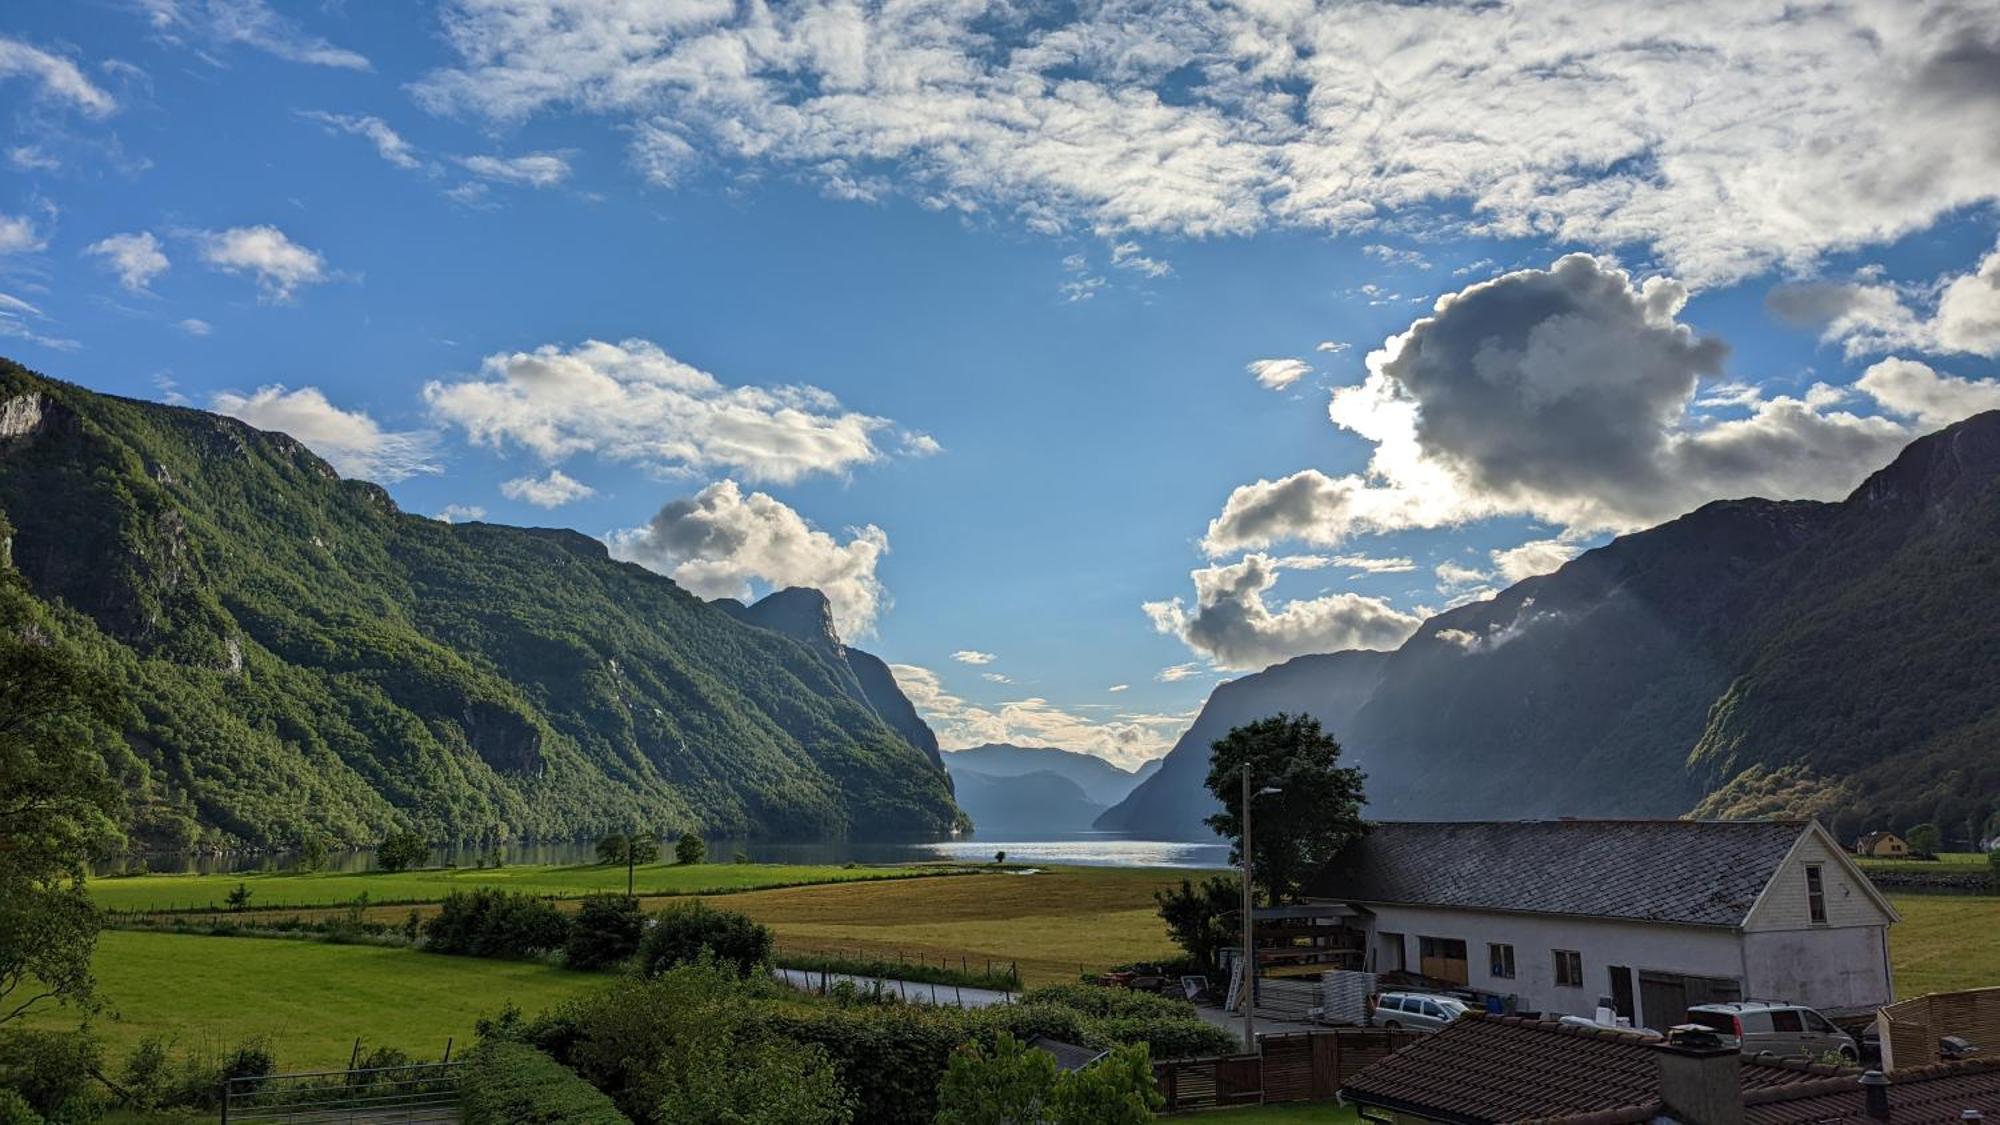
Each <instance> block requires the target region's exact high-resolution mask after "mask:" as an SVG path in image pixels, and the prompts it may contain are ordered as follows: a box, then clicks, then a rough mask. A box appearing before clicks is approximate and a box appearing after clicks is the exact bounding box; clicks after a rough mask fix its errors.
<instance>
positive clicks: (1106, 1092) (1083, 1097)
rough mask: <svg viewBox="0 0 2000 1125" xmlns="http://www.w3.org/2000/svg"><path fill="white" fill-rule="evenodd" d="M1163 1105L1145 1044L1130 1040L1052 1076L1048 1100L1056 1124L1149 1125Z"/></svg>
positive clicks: (1164, 1103) (1163, 1100) (1163, 1096)
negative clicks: (1075, 1068) (1053, 1084)
mask: <svg viewBox="0 0 2000 1125" xmlns="http://www.w3.org/2000/svg"><path fill="white" fill-rule="evenodd" d="M1166 1104H1167V1099H1166V1096H1165V1095H1163V1094H1161V1093H1160V1086H1159V1081H1158V1080H1157V1079H1156V1078H1154V1077H1153V1060H1152V1059H1151V1057H1149V1054H1148V1052H1147V1050H1146V1044H1144V1043H1133V1044H1131V1045H1129V1046H1125V1047H1118V1048H1114V1049H1113V1050H1112V1052H1111V1053H1110V1054H1108V1055H1106V1056H1104V1057H1103V1058H1101V1059H1099V1060H1097V1061H1096V1062H1095V1063H1092V1064H1091V1065H1089V1066H1087V1067H1085V1068H1084V1069H1082V1070H1079V1071H1074V1072H1072V1073H1069V1074H1064V1075H1062V1076H1060V1077H1058V1078H1057V1079H1056V1088H1055V1094H1054V1096H1053V1097H1051V1098H1050V1099H1049V1108H1050V1109H1052V1110H1053V1111H1054V1112H1053V1113H1052V1114H1051V1115H1050V1116H1051V1119H1052V1120H1054V1121H1055V1122H1057V1123H1058V1125H1151V1122H1152V1121H1153V1119H1154V1116H1155V1115H1156V1114H1157V1113H1158V1112H1159V1110H1160V1108H1161V1107H1163V1106H1165V1105H1166Z"/></svg>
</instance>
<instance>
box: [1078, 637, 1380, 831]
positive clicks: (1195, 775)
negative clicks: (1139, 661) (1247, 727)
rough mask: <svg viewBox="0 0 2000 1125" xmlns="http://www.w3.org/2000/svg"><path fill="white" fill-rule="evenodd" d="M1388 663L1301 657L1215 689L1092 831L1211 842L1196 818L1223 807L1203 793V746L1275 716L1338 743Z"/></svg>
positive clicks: (1374, 657)
mask: <svg viewBox="0 0 2000 1125" xmlns="http://www.w3.org/2000/svg"><path fill="white" fill-rule="evenodd" d="M1388 662H1389V654H1388V653H1386V652H1336V653H1329V654H1325V655H1315V656H1299V657H1294V658H1293V659H1291V660H1288V661H1286V662H1285V663H1283V664H1277V665H1273V666H1272V667H1270V668H1266V669H1265V670H1263V671H1262V672H1257V673H1254V674H1252V675H1248V676H1244V677H1242V678H1240V679H1235V680H1230V681H1228V682H1227V683H1223V684H1219V685H1217V686H1216V689H1215V690H1214V691H1213V692H1211V693H1209V696H1208V702H1206V703H1204V704H1202V708H1201V713H1200V714H1199V715H1197V716H1195V720H1194V723H1193V724H1192V725H1190V726H1189V727H1188V729H1187V730H1186V731H1185V732H1184V733H1182V735H1181V736H1180V738H1179V739H1178V740H1177V741H1176V742H1175V743H1174V746H1173V749H1171V750H1169V751H1167V755H1166V757H1164V758H1161V759H1160V760H1159V765H1158V766H1157V767H1155V772H1154V773H1152V774H1151V775H1150V776H1148V777H1147V778H1146V779H1145V780H1144V781H1141V782H1140V783H1139V785H1138V786H1137V787H1135V788H1134V789H1133V790H1132V792H1131V794H1130V795H1129V796H1127V797H1126V798H1125V799H1124V800H1123V801H1121V802H1119V803H1118V804H1116V805H1114V806H1112V807H1111V808H1110V809H1108V810H1106V811H1105V813H1104V815H1103V816H1100V817H1098V818H1097V825H1096V827H1098V828H1100V829H1103V830H1105V831H1108V832H1125V833H1129V834H1131V835H1134V836H1141V837H1148V838H1154V839H1163V840H1203V839H1208V838H1210V837H1212V836H1213V835H1214V833H1212V832H1210V831H1209V829H1208V826H1207V825H1205V824H1203V823H1202V818H1204V817H1206V816H1208V815H1210V814H1211V813H1214V812H1216V811H1218V810H1219V809H1220V807H1221V806H1219V805H1218V804H1216V802H1215V799H1214V798H1213V797H1211V796H1210V795H1209V792H1208V789H1207V787H1206V781H1207V778H1208V755H1209V747H1210V746H1211V745H1212V744H1213V743H1214V742H1215V741H1216V740H1217V739H1219V738H1221V737H1222V736H1223V735H1226V734H1228V733H1229V731H1230V729H1231V728H1233V727H1238V726H1241V725H1243V724H1244V723H1247V722H1251V721H1252V720H1255V719H1261V718H1264V717H1265V716H1267V715H1275V714H1277V713H1278V712H1280V711H1284V712H1289V713H1292V714H1299V713H1304V714H1308V715H1311V716H1313V717H1314V718H1316V719H1318V720H1319V721H1320V725H1321V726H1323V727H1325V728H1326V729H1327V730H1329V731H1332V732H1334V733H1335V736H1336V737H1339V732H1341V731H1342V730H1344V729H1345V728H1346V726H1347V724H1348V722H1349V720H1351V719H1352V718H1353V715H1354V713H1355V711H1356V710H1358V709H1359V708H1360V707H1361V705H1362V704H1364V703H1366V702H1367V700H1368V697H1369V695H1370V694H1371V693H1372V692H1373V691H1374V690H1375V685H1376V684H1377V682H1378V681H1379V680H1380V679H1381V676H1382V669H1383V667H1384V666H1385V665H1387V664H1388Z"/></svg>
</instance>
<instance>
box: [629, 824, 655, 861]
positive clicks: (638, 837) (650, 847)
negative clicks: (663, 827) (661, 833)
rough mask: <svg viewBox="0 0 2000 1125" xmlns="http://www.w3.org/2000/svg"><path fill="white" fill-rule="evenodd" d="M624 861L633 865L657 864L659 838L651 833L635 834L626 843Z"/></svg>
mask: <svg viewBox="0 0 2000 1125" xmlns="http://www.w3.org/2000/svg"><path fill="white" fill-rule="evenodd" d="M625 846H626V849H627V850H628V852H629V853H630V854H628V855H627V856H626V857H625V859H626V861H627V862H629V863H633V864H641V865H643V864H648V863H658V862H659V861H660V838H659V837H658V836H655V835H654V834H652V833H651V832H636V833H634V834H633V835H632V837H631V841H630V842H629V843H627V844H626V845H625Z"/></svg>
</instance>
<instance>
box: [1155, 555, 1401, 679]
mask: <svg viewBox="0 0 2000 1125" xmlns="http://www.w3.org/2000/svg"><path fill="white" fill-rule="evenodd" d="M1279 570H1280V568H1279V566H1278V560H1275V559H1273V558H1271V557H1270V556H1268V555H1262V554H1251V555H1247V556H1245V557H1244V558H1243V559H1241V560H1240V561H1238V562H1234V563H1229V564H1226V565H1221V566H1209V567H1203V568H1200V569H1198V570H1195V571H1193V572H1191V573H1190V574H1189V577H1190V578H1193V579H1194V587H1195V604H1194V607H1193V608H1192V609H1190V608H1188V607H1187V606H1186V605H1184V604H1183V603H1182V601H1181V599H1179V598H1174V599H1172V600H1170V601H1164V602H1147V603H1146V604H1145V605H1144V606H1143V607H1142V608H1144V610H1145V611H1146V616H1148V617H1150V618H1151V619H1152V621H1153V628H1154V629H1156V630H1158V631H1159V632H1162V633H1167V634H1171V635H1173V636H1176V637H1179V638H1180V639H1181V641H1182V642H1183V643H1185V644H1186V645H1187V646H1188V647H1189V648H1190V649H1193V650H1194V651H1195V653H1197V654H1198V655H1200V656H1203V657H1206V658H1207V659H1208V660H1209V661H1211V662H1212V663H1214V664H1215V665H1216V666H1217V667H1219V668H1240V669H1256V668H1263V667H1266V666H1268V665H1271V664H1276V663H1279V662H1280V661H1284V660H1289V659H1291V658H1292V657H1294V656H1300V655H1303V654H1305V653H1310V652H1338V651H1340V650H1342V649H1352V648H1366V649H1388V648H1395V647H1396V646H1397V645H1400V644H1402V643H1403V641H1404V640H1406V639H1407V638H1408V637H1409V635H1410V634H1411V633H1413V632H1415V631H1416V628H1417V626H1418V625H1419V624H1420V623H1421V622H1422V619H1421V618H1419V617H1416V616H1415V615H1413V614H1408V613H1404V612H1402V611H1401V610H1398V609H1396V608H1395V607H1393V606H1391V605H1390V604H1389V603H1388V602H1386V601H1383V600H1382V599H1380V598H1370V597H1365V596H1363V595H1360V594H1353V593H1339V594H1322V595H1320V596H1319V597H1316V598H1302V599H1298V600H1295V601H1288V602H1279V603H1277V605H1276V606H1275V607H1274V606H1272V605H1271V604H1270V603H1267V602H1266V601H1265V597H1264V596H1265V594H1267V593H1268V592H1270V590H1271V588H1272V587H1273V586H1275V585H1277V582H1278V576H1279Z"/></svg>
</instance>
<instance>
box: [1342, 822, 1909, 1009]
mask: <svg viewBox="0 0 2000 1125" xmlns="http://www.w3.org/2000/svg"><path fill="white" fill-rule="evenodd" d="M1306 896H1307V898H1308V899H1309V900H1310V901H1312V902H1315V903H1325V904H1342V905H1347V906H1351V907H1353V908H1355V911H1356V914H1357V916H1358V917H1357V918H1356V920H1353V921H1350V922H1349V923H1348V925H1349V926H1351V927H1359V928H1362V929H1364V930H1365V933H1366V945H1365V949H1366V950H1367V953H1366V960H1367V964H1366V966H1365V967H1366V968H1368V969H1369V970H1371V971H1374V972H1377V973H1386V972H1393V971H1399V970H1400V971H1407V972H1415V973H1422V974H1423V975H1425V976H1427V977H1431V978H1435V979H1438V980H1444V981H1451V982H1455V983H1457V984H1461V985H1465V986H1467V987H1470V988H1474V989H1478V990H1481V991H1484V992H1489V993H1497V994H1500V995H1503V996H1506V995H1511V996H1514V997H1515V998H1516V1006H1517V1008H1518V1009H1519V1010H1521V1011H1524V1012H1525V1011H1533V1012H1542V1013H1546V1014H1548V1015H1551V1016H1553V1015H1583V1016H1588V1015H1591V1014H1592V1013H1593V1012H1594V1011H1595V1010H1596V1008H1597V1006H1598V1001H1599V998H1601V997H1602V998H1608V999H1609V1000H1610V1003H1611V1005H1612V1006H1613V1007H1615V1008H1616V1009H1617V1010H1618V1013H1619V1014H1620V1015H1623V1016H1628V1017H1630V1018H1631V1020H1632V1022H1633V1023H1634V1024H1636V1025H1640V1026H1645V1027H1652V1028H1655V1029H1665V1028H1667V1027H1670V1026H1672V1025H1674V1024H1677V1023H1681V1022H1683V1021H1684V1019H1685V1013H1686V1010H1687V1008H1688V1006H1689V1005H1692V1004H1704V1003H1713V1002H1718V1001H1726V1000H1741V999H1747V1000H1782V1001H1788V1002H1791V1003H1797V1004H1804V1005H1807V1006H1809V1007H1813V1008H1817V1009H1819V1010H1820V1011H1822V1012H1826V1013H1857V1012H1861V1011H1869V1010H1873V1009H1875V1008H1877V1007H1880V1006H1881V1005H1884V1004H1887V1003H1889V1002H1891V1001H1892V1000H1893V999H1894V996H1893V992H1892V981H1891V978H1890V972H1889V927H1890V926H1891V925H1893V924H1894V923H1896V922H1898V921H1900V920H1901V919H1900V918H1899V917H1898V915H1897V914H1896V910H1895V908H1894V907H1892V906H1890V905H1889V902H1888V900H1887V899H1885V898H1883V897H1882V895H1881V893H1880V892H1879V891H1877V890H1876V889H1875V887H1874V885H1873V884H1871V883H1870V882H1869V881H1868V879H1867V877H1866V876H1865V875H1863V874H1862V873H1861V870H1860V868H1858V867H1856V866H1855V865H1854V862H1853V860H1852V859H1850V858H1849V857H1848V855H1847V853H1846V851H1845V850H1844V849H1843V848H1842V847H1841V846H1840V844H1839V843H1838V842H1836V841H1835V840H1834V839H1833V838H1832V837H1831V836H1829V835H1828V834H1827V832H1826V831H1825V829H1823V828H1821V827H1820V826H1819V824H1818V822H1817V821H1698V820H1581V819H1579V820H1568V819H1565V820H1543V821H1495V822H1447V823H1418V822H1407V821H1390V822H1383V823H1378V824H1375V825H1374V826H1373V827H1372V829H1371V830H1370V832H1369V833H1368V835H1367V836H1365V837H1363V838H1362V839H1361V840H1359V841H1357V842H1356V843H1355V844H1353V845H1351V846H1349V847H1348V848H1347V849H1346V850H1345V851H1343V852H1342V853H1341V855H1340V857H1339V858H1338V859H1336V860H1335V861H1334V862H1333V863H1331V864H1329V865H1327V867H1326V868H1325V869H1324V870H1322V871H1321V872H1320V873H1319V874H1318V875H1317V876H1315V877H1314V878H1313V880H1312V881H1311V882H1310V883H1309V884H1308V885H1307V887H1306Z"/></svg>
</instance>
